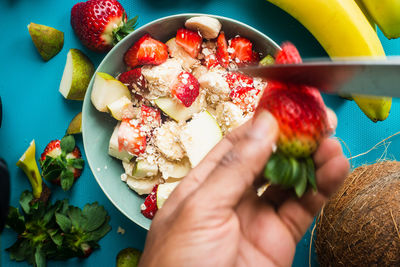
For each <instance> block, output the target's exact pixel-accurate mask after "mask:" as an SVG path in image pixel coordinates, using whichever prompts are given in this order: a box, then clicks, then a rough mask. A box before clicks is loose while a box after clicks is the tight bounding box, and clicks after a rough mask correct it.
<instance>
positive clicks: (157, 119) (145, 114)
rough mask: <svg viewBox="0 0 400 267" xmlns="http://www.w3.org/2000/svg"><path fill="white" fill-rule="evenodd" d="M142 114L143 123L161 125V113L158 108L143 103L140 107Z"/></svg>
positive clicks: (154, 125) (153, 125)
mask: <svg viewBox="0 0 400 267" xmlns="http://www.w3.org/2000/svg"><path fill="white" fill-rule="evenodd" d="M140 115H141V119H142V123H143V124H146V125H150V126H151V127H158V126H160V125H161V113H160V111H159V110H158V109H156V108H152V107H148V106H146V105H142V107H141V108H140Z"/></svg>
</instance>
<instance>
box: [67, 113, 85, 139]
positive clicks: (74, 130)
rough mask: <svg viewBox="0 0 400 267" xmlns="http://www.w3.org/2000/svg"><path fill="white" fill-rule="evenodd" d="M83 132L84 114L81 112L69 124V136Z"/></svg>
mask: <svg viewBox="0 0 400 267" xmlns="http://www.w3.org/2000/svg"><path fill="white" fill-rule="evenodd" d="M81 132H82V112H79V113H78V114H77V115H76V116H75V117H74V118H73V119H72V121H71V122H70V123H69V126H68V129H67V134H79V133H81Z"/></svg>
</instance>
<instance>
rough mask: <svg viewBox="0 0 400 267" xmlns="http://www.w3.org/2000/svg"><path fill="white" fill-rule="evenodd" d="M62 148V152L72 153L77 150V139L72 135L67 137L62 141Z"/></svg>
mask: <svg viewBox="0 0 400 267" xmlns="http://www.w3.org/2000/svg"><path fill="white" fill-rule="evenodd" d="M60 147H61V151H63V152H65V154H68V153H70V152H72V151H73V150H74V148H75V139H74V137H73V136H72V135H66V136H64V137H63V139H61V141H60Z"/></svg>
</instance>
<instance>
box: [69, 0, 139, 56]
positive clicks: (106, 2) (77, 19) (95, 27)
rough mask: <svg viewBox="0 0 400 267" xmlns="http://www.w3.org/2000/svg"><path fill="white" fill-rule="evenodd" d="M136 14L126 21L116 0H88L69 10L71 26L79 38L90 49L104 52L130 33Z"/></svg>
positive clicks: (122, 9)
mask: <svg viewBox="0 0 400 267" xmlns="http://www.w3.org/2000/svg"><path fill="white" fill-rule="evenodd" d="M136 22H137V16H136V17H134V18H133V19H131V20H129V21H127V15H126V13H125V10H124V8H123V7H122V5H121V4H120V3H119V2H118V1H116V0H89V1H87V2H81V3H77V4H75V5H74V6H73V7H72V10H71V26H72V28H73V29H74V31H75V34H76V35H77V36H78V38H79V40H81V42H82V43H83V44H84V45H85V46H86V47H87V48H89V49H90V50H93V51H96V52H106V51H108V50H110V49H111V48H112V47H113V46H114V45H115V44H116V43H118V42H119V41H120V40H122V39H123V38H124V37H125V36H126V35H128V34H129V33H131V32H132V31H133V30H134V27H135V26H136Z"/></svg>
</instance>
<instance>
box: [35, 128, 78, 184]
mask: <svg viewBox="0 0 400 267" xmlns="http://www.w3.org/2000/svg"><path fill="white" fill-rule="evenodd" d="M39 162H40V167H41V168H42V176H43V177H44V178H45V179H46V180H48V181H50V182H51V183H54V184H57V185H61V187H62V188H63V189H64V190H68V189H70V188H71V186H72V185H73V183H74V181H76V180H77V179H78V178H79V177H80V176H81V173H82V169H83V167H84V161H83V159H82V154H81V151H80V150H79V148H78V147H77V146H75V139H74V138H73V136H71V135H68V136H65V137H64V138H63V139H61V141H60V140H53V141H51V142H50V143H49V144H48V145H47V146H46V148H45V149H44V152H43V153H42V155H41V157H40V161H39Z"/></svg>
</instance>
